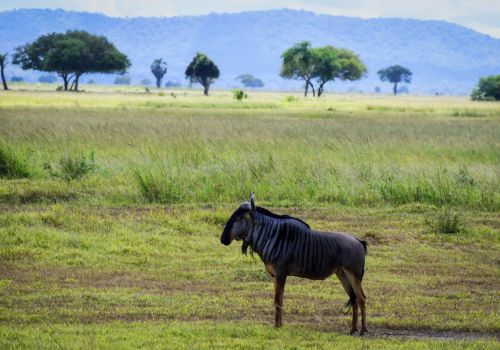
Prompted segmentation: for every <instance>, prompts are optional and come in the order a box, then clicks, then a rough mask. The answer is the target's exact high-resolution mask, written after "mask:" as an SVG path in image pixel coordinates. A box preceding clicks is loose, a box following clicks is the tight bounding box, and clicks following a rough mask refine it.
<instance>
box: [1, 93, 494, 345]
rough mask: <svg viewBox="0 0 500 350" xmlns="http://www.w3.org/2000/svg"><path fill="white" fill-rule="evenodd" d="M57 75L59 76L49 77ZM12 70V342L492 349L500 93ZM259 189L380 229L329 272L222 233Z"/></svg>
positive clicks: (7, 131)
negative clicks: (358, 262) (234, 88)
mask: <svg viewBox="0 0 500 350" xmlns="http://www.w3.org/2000/svg"><path fill="white" fill-rule="evenodd" d="M47 86H49V88H47ZM48 89H53V87H50V85H43V84H42V85H29V84H17V85H13V91H9V92H1V93H0V174H3V175H2V177H0V348H15V349H17V348H48V349H54V348H120V349H121V348H132V349H135V348H140V347H142V348H214V347H221V348H224V347H226V348H238V347H240V348H263V349H268V348H276V349H281V348H306V347H315V348H333V347H334V348H346V349H351V348H370V349H371V348H373V349H386V348H426V349H427V348H477V349H484V348H492V349H493V348H498V347H499V346H500V344H499V337H500V306H499V305H500V288H499V285H500V260H499V257H500V218H499V212H500V191H499V188H500V177H499V172H500V161H499V159H500V143H499V140H500V138H499V136H500V104H498V103H480V102H471V101H469V100H468V99H467V98H465V97H464V98H460V97H442V96H439V97H423V96H422V97H419V96H411V97H405V96H398V97H397V98H394V97H392V96H380V95H377V96H375V95H373V96H369V95H366V96H363V95H347V94H345V95H343V94H339V95H328V96H325V97H324V98H321V99H313V98H308V99H305V98H303V97H302V96H301V95H300V94H292V93H276V92H272V93H270V92H251V91H250V92H249V98H248V99H247V100H244V101H236V100H234V99H233V97H232V94H231V93H230V92H227V91H214V92H213V93H212V96H209V97H204V96H203V95H202V93H201V92H200V91H195V90H166V91H165V90H164V91H161V92H159V91H157V90H155V89H152V91H151V92H150V93H146V92H145V91H144V89H143V88H139V87H121V88H116V87H96V86H83V89H85V90H86V91H85V92H82V93H61V92H55V91H48ZM251 191H255V192H256V198H257V204H258V205H261V206H265V207H268V208H270V209H272V210H273V211H276V212H278V213H288V214H292V215H295V216H298V217H300V218H302V219H304V220H306V221H307V222H308V223H309V224H310V225H311V227H313V228H315V229H321V230H329V231H347V232H351V233H353V234H354V235H356V236H358V237H360V238H365V239H367V240H368V241H369V248H368V251H369V255H368V257H367V271H366V274H365V281H364V285H365V291H366V294H367V296H368V304H367V305H368V306H367V312H368V329H369V331H370V332H369V335H368V336H367V337H364V338H359V337H350V336H347V335H345V334H346V333H347V331H348V330H349V322H350V315H349V314H345V313H344V312H345V308H344V304H345V302H346V301H347V297H346V295H345V293H344V292H343V290H342V288H341V286H340V284H339V283H338V281H337V280H336V279H335V278H330V279H327V280H326V281H323V282H318V281H309V280H303V279H298V278H290V279H289V282H288V283H287V287H286V291H285V302H284V327H283V328H282V329H274V327H273V326H272V321H273V312H274V310H273V309H274V308H273V286H272V281H271V278H270V277H269V276H268V275H267V274H266V273H265V271H264V268H263V265H262V263H261V262H260V260H259V258H258V257H257V256H256V257H255V259H253V258H252V257H251V256H242V255H241V253H240V247H239V244H233V245H231V246H230V247H229V248H228V247H224V246H222V245H221V244H220V242H219V238H220V234H221V232H222V228H223V225H224V224H225V222H226V220H227V219H228V218H229V215H230V214H231V212H232V211H233V210H234V209H236V208H237V206H238V205H239V203H240V202H242V201H244V200H246V199H248V198H247V197H248V194H249V193H250V192H251Z"/></svg>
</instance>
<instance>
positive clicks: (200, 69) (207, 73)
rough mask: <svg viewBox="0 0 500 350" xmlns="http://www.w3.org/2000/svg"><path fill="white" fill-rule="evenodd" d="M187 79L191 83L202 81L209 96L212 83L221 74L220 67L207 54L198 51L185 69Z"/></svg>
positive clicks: (205, 92) (204, 91) (204, 92)
mask: <svg viewBox="0 0 500 350" xmlns="http://www.w3.org/2000/svg"><path fill="white" fill-rule="evenodd" d="M185 75H186V79H187V78H189V81H190V82H191V83H200V84H201V85H202V86H203V94H204V95H205V96H208V89H209V88H210V85H211V84H212V83H213V82H214V81H215V79H217V78H218V77H219V75H220V72H219V68H218V67H217V66H216V65H215V63H214V62H213V61H212V60H211V59H210V58H208V56H207V55H205V54H203V53H201V52H198V53H197V54H196V56H194V58H193V60H192V61H191V63H190V64H189V66H187V68H186V71H185Z"/></svg>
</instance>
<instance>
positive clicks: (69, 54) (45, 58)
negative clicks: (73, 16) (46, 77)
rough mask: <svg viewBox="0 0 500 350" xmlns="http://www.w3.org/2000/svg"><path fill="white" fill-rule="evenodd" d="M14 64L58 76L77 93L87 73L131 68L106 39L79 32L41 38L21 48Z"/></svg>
mask: <svg viewBox="0 0 500 350" xmlns="http://www.w3.org/2000/svg"><path fill="white" fill-rule="evenodd" d="M13 63H15V64H19V65H21V68H22V69H25V70H27V69H33V70H39V71H43V72H50V73H56V74H57V75H58V76H60V77H61V78H62V79H63V81H64V90H68V87H69V88H70V89H73V90H75V91H77V90H78V83H79V79H80V77H81V76H82V75H83V74H85V73H124V72H125V71H126V70H127V68H128V67H130V61H129V60H128V58H127V56H126V55H124V54H123V53H121V52H120V51H118V49H117V48H116V47H115V46H114V45H113V44H112V43H110V42H109V41H108V39H106V38H105V37H104V36H97V35H93V34H90V33H87V32H85V31H79V30H75V31H67V32H66V33H50V34H46V35H42V36H40V37H39V38H38V39H36V40H35V41H34V42H32V43H28V44H26V45H23V46H19V47H17V48H16V52H15V54H14V56H13ZM70 83H71V86H69V84H70Z"/></svg>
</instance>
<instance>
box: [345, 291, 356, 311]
mask: <svg viewBox="0 0 500 350" xmlns="http://www.w3.org/2000/svg"><path fill="white" fill-rule="evenodd" d="M354 304H356V294H354V291H353V290H351V294H350V295H349V300H348V301H347V303H346V304H345V307H346V310H345V313H346V314H347V313H348V312H349V310H350V309H351V307H352V306H353V305H354Z"/></svg>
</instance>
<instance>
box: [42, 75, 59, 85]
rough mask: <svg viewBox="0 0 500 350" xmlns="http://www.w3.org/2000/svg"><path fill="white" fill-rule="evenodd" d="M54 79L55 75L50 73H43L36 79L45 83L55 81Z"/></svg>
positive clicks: (55, 78)
mask: <svg viewBox="0 0 500 350" xmlns="http://www.w3.org/2000/svg"><path fill="white" fill-rule="evenodd" d="M56 80H57V77H56V76H55V75H52V74H44V75H41V76H40V77H39V78H38V81H39V82H40V83H47V84H52V83H55V82H56Z"/></svg>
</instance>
